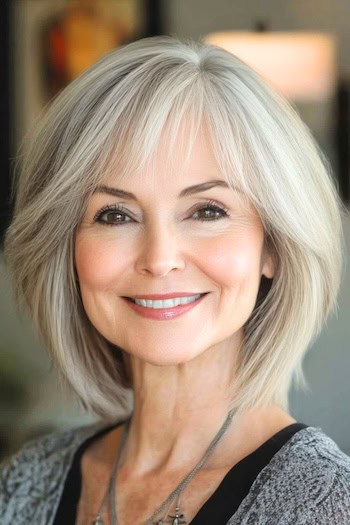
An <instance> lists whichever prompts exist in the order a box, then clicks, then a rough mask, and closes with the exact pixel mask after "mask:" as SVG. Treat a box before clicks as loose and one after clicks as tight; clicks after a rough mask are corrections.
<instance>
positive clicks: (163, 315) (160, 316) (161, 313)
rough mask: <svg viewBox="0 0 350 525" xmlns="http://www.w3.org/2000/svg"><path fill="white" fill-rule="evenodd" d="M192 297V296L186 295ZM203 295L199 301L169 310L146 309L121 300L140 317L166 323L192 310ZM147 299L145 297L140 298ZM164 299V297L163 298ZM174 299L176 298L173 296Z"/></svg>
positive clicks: (203, 296) (202, 296)
mask: <svg viewBox="0 0 350 525" xmlns="http://www.w3.org/2000/svg"><path fill="white" fill-rule="evenodd" d="M187 295H192V294H187ZM193 295H196V294H193ZM206 296H207V294H205V295H201V297H199V299H197V300H196V301H193V302H192V303H189V304H179V305H178V306H173V307H171V308H146V307H145V306H140V305H138V304H135V303H133V302H132V301H130V300H129V299H128V298H126V297H123V300H124V301H125V302H126V303H127V304H128V305H129V306H130V308H132V309H133V310H134V311H135V312H136V313H138V314H140V315H141V316H142V317H146V318H148V319H154V320H157V321H168V320H171V319H174V318H176V317H179V316H180V315H184V314H185V313H186V312H188V311H189V310H192V309H193V308H195V307H196V306H197V305H198V304H199V303H200V302H201V301H202V300H203V299H204V298H205V297H206ZM142 297H143V298H144V297H147V296H142ZM163 297H164V296H163ZM174 297H178V296H176V295H174Z"/></svg>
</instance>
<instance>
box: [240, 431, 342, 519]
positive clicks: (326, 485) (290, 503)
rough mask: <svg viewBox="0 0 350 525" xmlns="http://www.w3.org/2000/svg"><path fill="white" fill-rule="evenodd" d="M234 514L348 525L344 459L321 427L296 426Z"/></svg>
mask: <svg viewBox="0 0 350 525" xmlns="http://www.w3.org/2000/svg"><path fill="white" fill-rule="evenodd" d="M241 513H243V514H241ZM236 514H237V516H238V514H241V517H242V518H243V516H244V515H245V516H246V518H244V520H243V521H242V523H244V524H247V525H248V523H249V524H253V523H254V525H256V524H263V523H267V522H268V516H270V518H269V519H272V517H275V518H274V519H275V522H276V523H279V524H281V525H282V524H283V525H287V524H288V525H289V524H293V525H295V524H298V525H299V524H300V525H301V524H305V525H306V524H307V525H313V524H314V525H316V524H317V525H326V524H327V525H328V524H330V523H336V524H337V525H349V523H350V457H349V456H347V455H346V454H345V453H344V452H342V451H341V450H340V449H339V447H338V445H337V444H336V443H335V442H334V441H333V440H332V439H331V438H330V437H329V436H327V435H326V434H325V433H324V432H323V431H322V429H320V428H315V427H308V428H305V429H302V430H300V431H299V432H297V433H296V434H294V436H293V437H292V438H291V439H290V440H289V441H288V442H287V443H286V444H285V445H284V446H283V447H282V448H281V449H280V450H279V451H278V452H277V454H275V456H274V457H273V458H272V460H271V461H270V462H269V464H268V465H266V467H265V468H264V469H263V470H262V471H261V472H260V474H259V475H258V477H257V478H256V480H255V482H254V483H253V485H252V487H251V490H250V492H249V493H248V495H247V497H246V498H245V499H244V500H243V502H242V505H241V506H240V508H239V509H238V511H237V513H236ZM248 516H250V518H249V517H248ZM264 516H265V517H264ZM234 517H235V518H236V515H235V516H234ZM264 519H266V520H267V521H264ZM272 521H273V519H272ZM273 522H274V521H273ZM234 523H241V521H235V520H233V521H230V524H232V525H233V524H234Z"/></svg>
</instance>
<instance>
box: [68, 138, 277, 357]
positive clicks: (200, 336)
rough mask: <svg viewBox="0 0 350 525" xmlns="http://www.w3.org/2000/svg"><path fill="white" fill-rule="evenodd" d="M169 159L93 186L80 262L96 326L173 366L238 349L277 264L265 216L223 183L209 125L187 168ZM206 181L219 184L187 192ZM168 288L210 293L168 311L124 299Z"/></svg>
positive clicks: (133, 351)
mask: <svg viewBox="0 0 350 525" xmlns="http://www.w3.org/2000/svg"><path fill="white" fill-rule="evenodd" d="M162 158H163V156H162V152H160V154H159V155H158V157H157V162H156V167H155V169H154V170H153V171H152V173H146V174H145V173H141V174H140V173H133V174H132V176H130V177H129V178H127V179H126V178H125V179H124V180H122V181H121V182H119V181H118V174H116V175H115V177H113V178H109V180H105V181H104V185H105V186H106V187H108V188H109V190H107V189H106V188H100V191H97V192H96V193H94V195H93V197H92V198H91V200H90V202H89V203H88V207H87V211H86V213H85V215H84V217H83V220H82V222H81V224H80V226H79V228H78V229H77V232H76V239H75V264H76V270H77V274H78V278H79V283H80V290H81V295H82V300H83V304H84V308H85V310H86V313H87V315H88V317H89V319H90V321H91V322H92V324H93V325H94V326H95V328H96V329H97V330H98V331H99V332H100V333H101V334H102V335H103V336H104V337H105V338H106V339H107V340H109V341H111V342H112V343H113V344H115V345H118V346H120V347H121V348H123V349H124V350H125V351H126V352H127V353H129V354H130V355H133V356H136V357H138V358H140V359H142V360H144V361H147V362H149V363H153V364H158V365H167V364H168V365H171V364H172V365H174V364H180V363H184V362H186V361H189V360H191V359H193V358H195V357H196V356H199V355H200V354H201V353H203V352H205V351H207V350H209V349H213V348H216V349H220V348H221V347H224V346H225V347H226V348H227V346H226V345H229V348H235V347H238V345H239V344H240V342H241V340H242V335H243V325H244V324H245V322H246V321H247V319H248V318H249V316H250V315H251V312H252V310H253V308H254V305H255V302H256V298H257V293H258V289H259V283H260V279H261V275H262V274H264V275H265V276H267V277H270V278H271V277H272V276H273V274H274V268H273V262H272V259H271V257H270V256H269V255H268V254H265V253H264V250H263V244H264V230H263V227H262V224H261V221H260V219H259V217H258V215H257V214H256V212H255V210H254V208H253V206H251V205H248V204H247V203H246V202H245V201H244V199H243V198H242V194H241V193H240V192H239V191H233V190H232V189H230V188H228V187H225V185H224V179H223V177H222V176H221V175H220V173H219V170H218V166H217V164H216V161H215V158H214V156H213V153H212V151H211V149H210V145H209V142H208V141H207V138H206V135H205V133H202V134H201V135H200V136H198V139H197V141H196V143H195V146H194V149H193V153H192V157H191V159H190V162H189V163H188V166H187V168H186V170H185V171H184V172H183V174H182V175H181V176H169V174H168V175H167V173H166V172H165V171H164V162H162ZM179 158H180V153H179ZM208 181H221V184H220V183H218V184H212V185H208V186H207V189H205V186H203V187H202V188H198V189H197V190H196V191H194V190H191V191H189V188H191V187H193V186H197V185H204V184H205V183H208ZM116 189H118V190H123V191H124V192H129V193H132V194H133V195H134V197H135V198H130V197H128V196H122V195H120V196H119V195H118V194H117V192H116ZM185 190H187V191H186V193H185ZM107 191H108V192H107ZM181 194H182V195H181ZM116 208H118V209H116ZM170 293H174V294H175V296H176V297H182V296H183V295H184V293H185V294H189V295H191V296H192V295H196V294H204V293H206V295H204V296H203V297H202V298H201V299H200V300H199V301H196V302H194V303H193V304H192V305H191V306H188V307H184V306H182V307H181V306H173V307H172V308H170V309H169V308H165V309H164V308H161V309H158V308H147V307H145V306H139V307H136V308H135V305H134V303H132V302H131V301H129V300H128V299H125V297H132V298H134V297H135V296H139V297H143V296H146V295H154V294H161V295H163V294H170ZM146 304H147V303H146ZM149 304H151V303H149ZM152 304H153V303H152ZM153 306H156V305H155V304H153ZM159 306H164V305H163V304H159ZM165 306H168V305H165ZM180 311H181V315H178V313H179V312H180Z"/></svg>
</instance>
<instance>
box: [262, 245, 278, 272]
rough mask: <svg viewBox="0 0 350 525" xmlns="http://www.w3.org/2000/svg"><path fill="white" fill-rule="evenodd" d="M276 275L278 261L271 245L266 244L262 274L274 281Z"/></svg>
mask: <svg viewBox="0 0 350 525" xmlns="http://www.w3.org/2000/svg"><path fill="white" fill-rule="evenodd" d="M275 273H276V260H275V257H274V256H273V251H272V249H271V246H269V243H266V244H265V246H264V250H263V257H262V266H261V274H262V275H264V276H265V277H267V278H268V279H273V277H274V276H275Z"/></svg>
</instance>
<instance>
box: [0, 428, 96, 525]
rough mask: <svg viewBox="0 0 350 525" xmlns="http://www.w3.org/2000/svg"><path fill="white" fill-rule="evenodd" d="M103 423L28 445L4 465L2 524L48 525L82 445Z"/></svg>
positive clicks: (0, 478)
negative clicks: (73, 461)
mask: <svg viewBox="0 0 350 525" xmlns="http://www.w3.org/2000/svg"><path fill="white" fill-rule="evenodd" d="M104 426H106V425H103V424H101V423H97V424H93V425H89V426H87V427H79V428H75V429H68V430H63V431H56V432H52V433H50V434H47V435H45V436H43V437H40V438H38V439H35V440H32V441H30V442H28V443H26V444H25V445H24V446H23V447H22V448H21V449H20V450H19V452H17V454H15V455H14V456H12V457H11V458H9V459H7V460H6V461H5V462H4V463H2V464H1V465H0V523H2V524H3V525H7V524H11V523H16V524H18V525H20V524H25V523H26V524H27V523H36V524H38V525H39V524H44V523H45V525H46V524H48V523H50V518H52V514H53V512H52V510H53V509H55V508H56V505H57V504H58V502H59V498H60V495H61V492H62V490H63V485H64V480H65V476H66V474H67V473H68V470H69V467H70V465H71V462H72V459H73V456H74V453H75V452H76V450H77V449H78V447H79V445H80V444H81V443H83V441H85V440H86V439H88V438H89V437H90V436H92V435H94V434H95V433H97V432H98V431H99V430H100V429H102V428H103V427H104Z"/></svg>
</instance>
